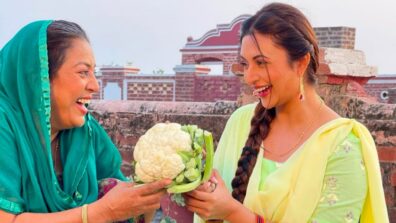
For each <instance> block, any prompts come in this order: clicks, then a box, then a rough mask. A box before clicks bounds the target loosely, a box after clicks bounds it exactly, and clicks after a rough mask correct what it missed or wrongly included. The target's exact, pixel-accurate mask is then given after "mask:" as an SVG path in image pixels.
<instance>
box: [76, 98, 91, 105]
mask: <svg viewBox="0 0 396 223" xmlns="http://www.w3.org/2000/svg"><path fill="white" fill-rule="evenodd" d="M77 102H78V103H80V104H89V103H91V100H90V99H83V98H80V99H78V100H77Z"/></svg>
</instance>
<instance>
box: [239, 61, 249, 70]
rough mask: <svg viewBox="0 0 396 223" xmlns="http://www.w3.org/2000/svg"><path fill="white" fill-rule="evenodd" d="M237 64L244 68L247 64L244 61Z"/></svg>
mask: <svg viewBox="0 0 396 223" xmlns="http://www.w3.org/2000/svg"><path fill="white" fill-rule="evenodd" d="M239 65H240V66H241V67H242V68H243V69H246V68H247V67H248V64H247V63H246V62H240V63H239Z"/></svg>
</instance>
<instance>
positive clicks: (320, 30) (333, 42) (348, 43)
mask: <svg viewBox="0 0 396 223" xmlns="http://www.w3.org/2000/svg"><path fill="white" fill-rule="evenodd" d="M314 31H315V34H316V37H317V40H318V44H319V46H320V47H332V48H343V49H354V48H355V32H356V31H355V28H350V27H342V26H340V27H315V28H314Z"/></svg>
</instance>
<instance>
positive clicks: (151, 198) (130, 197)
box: [98, 180, 171, 221]
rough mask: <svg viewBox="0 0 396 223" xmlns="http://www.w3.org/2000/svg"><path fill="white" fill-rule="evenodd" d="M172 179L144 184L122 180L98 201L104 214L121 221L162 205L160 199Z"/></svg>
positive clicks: (112, 219)
mask: <svg viewBox="0 0 396 223" xmlns="http://www.w3.org/2000/svg"><path fill="white" fill-rule="evenodd" d="M170 183H171V180H160V181H157V182H153V183H147V184H144V185H135V184H134V183H126V182H121V183H118V184H117V186H115V187H114V188H113V189H112V190H110V191H109V192H108V193H106V194H105V195H104V196H103V198H101V199H100V200H98V203H99V204H100V206H101V209H102V210H103V213H102V214H103V215H105V216H107V217H106V218H108V219H111V221H121V220H125V219H128V218H131V217H135V216H138V215H141V214H144V213H150V212H153V211H154V210H155V209H158V208H159V207H160V200H161V197H162V196H163V195H165V194H166V190H165V187H166V186H167V185H169V184H170Z"/></svg>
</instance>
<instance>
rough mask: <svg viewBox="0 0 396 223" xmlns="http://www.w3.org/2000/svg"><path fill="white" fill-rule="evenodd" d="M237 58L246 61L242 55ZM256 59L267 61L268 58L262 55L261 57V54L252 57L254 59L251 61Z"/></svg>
mask: <svg viewBox="0 0 396 223" xmlns="http://www.w3.org/2000/svg"><path fill="white" fill-rule="evenodd" d="M239 57H241V58H242V59H243V60H246V58H245V57H243V56H242V55H239ZM258 58H264V59H268V57H266V56H264V55H262V54H259V55H256V56H254V57H253V60H255V59H258Z"/></svg>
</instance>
